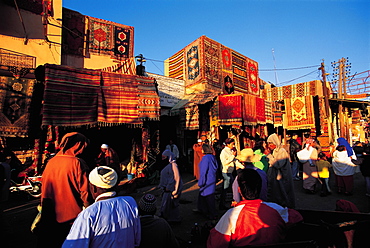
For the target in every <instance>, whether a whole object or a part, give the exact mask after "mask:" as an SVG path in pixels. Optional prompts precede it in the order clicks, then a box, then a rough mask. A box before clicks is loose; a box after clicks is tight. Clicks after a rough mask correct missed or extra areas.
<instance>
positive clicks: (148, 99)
mask: <svg viewBox="0 0 370 248" xmlns="http://www.w3.org/2000/svg"><path fill="white" fill-rule="evenodd" d="M136 80H137V82H138V94H139V104H138V111H139V113H138V115H139V119H140V120H155V121H159V116H160V108H161V107H160V98H159V96H158V94H157V91H156V86H155V80H154V79H153V78H150V77H140V76H136Z"/></svg>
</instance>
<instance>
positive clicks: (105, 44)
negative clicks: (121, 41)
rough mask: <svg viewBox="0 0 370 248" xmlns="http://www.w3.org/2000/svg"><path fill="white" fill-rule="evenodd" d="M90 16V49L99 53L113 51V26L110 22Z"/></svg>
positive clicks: (110, 53) (110, 52)
mask: <svg viewBox="0 0 370 248" xmlns="http://www.w3.org/2000/svg"><path fill="white" fill-rule="evenodd" d="M88 18H89V30H90V37H89V38H90V39H89V51H90V52H94V53H99V54H109V55H112V53H113V26H112V25H111V23H110V22H108V21H104V20H101V19H97V18H94V17H88Z"/></svg>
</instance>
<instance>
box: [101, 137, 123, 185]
mask: <svg viewBox="0 0 370 248" xmlns="http://www.w3.org/2000/svg"><path fill="white" fill-rule="evenodd" d="M100 150H101V152H100V153H99V155H98V157H97V158H96V159H95V162H96V166H108V167H111V168H112V169H114V170H115V171H116V172H117V174H118V177H119V178H120V177H121V175H122V170H121V165H120V162H119V157H118V155H117V153H116V151H115V150H113V148H111V147H109V146H108V145H107V144H102V145H101V147H100Z"/></svg>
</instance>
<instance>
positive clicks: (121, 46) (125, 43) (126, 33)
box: [113, 24, 134, 58]
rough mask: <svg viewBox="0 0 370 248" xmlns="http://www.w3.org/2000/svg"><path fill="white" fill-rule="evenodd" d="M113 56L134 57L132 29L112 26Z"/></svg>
mask: <svg viewBox="0 0 370 248" xmlns="http://www.w3.org/2000/svg"><path fill="white" fill-rule="evenodd" d="M113 42H114V54H115V55H116V56H117V57H119V58H131V57H133V56H134V28H133V27H129V26H125V25H119V26H118V24H116V25H114V41H113Z"/></svg>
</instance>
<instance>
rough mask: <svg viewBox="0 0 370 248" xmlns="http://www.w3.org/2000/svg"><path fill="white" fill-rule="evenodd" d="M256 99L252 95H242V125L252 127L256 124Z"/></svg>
mask: <svg viewBox="0 0 370 248" xmlns="http://www.w3.org/2000/svg"><path fill="white" fill-rule="evenodd" d="M256 98H257V97H256V96H254V95H244V111H243V119H244V125H251V126H254V125H256V124H257V113H256V110H257V109H256Z"/></svg>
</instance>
